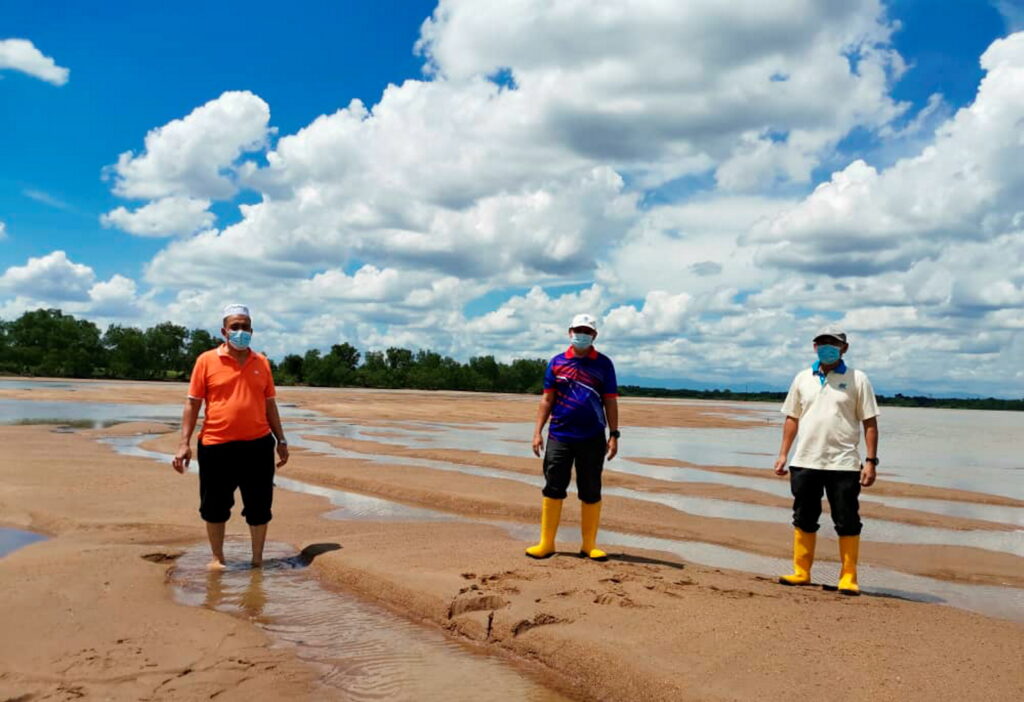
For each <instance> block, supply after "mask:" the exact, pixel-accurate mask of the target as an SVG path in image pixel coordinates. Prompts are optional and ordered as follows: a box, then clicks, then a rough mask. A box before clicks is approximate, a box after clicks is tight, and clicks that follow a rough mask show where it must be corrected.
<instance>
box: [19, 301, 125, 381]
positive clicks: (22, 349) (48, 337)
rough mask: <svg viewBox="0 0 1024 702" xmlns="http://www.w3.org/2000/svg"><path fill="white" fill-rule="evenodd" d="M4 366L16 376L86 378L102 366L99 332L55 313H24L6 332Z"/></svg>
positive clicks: (85, 321)
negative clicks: (6, 361)
mask: <svg viewBox="0 0 1024 702" xmlns="http://www.w3.org/2000/svg"><path fill="white" fill-rule="evenodd" d="M6 337H7V344H8V351H7V354H6V355H7V357H8V359H9V360H8V364H9V365H10V366H12V367H13V368H15V369H17V372H18V373H25V374H31V375H50V376H56V377H65V378H90V377H92V376H93V375H94V372H95V371H96V370H97V369H98V368H103V367H104V366H105V365H106V357H105V353H104V349H103V347H102V346H101V344H100V330H99V329H98V328H97V327H96V325H95V324H93V323H92V322H89V321H87V320H84V319H83V320H78V319H75V318H74V317H72V316H71V315H66V314H64V313H62V312H61V311H60V310H58V309H47V310H43V309H39V310H34V311H31V312H25V313H24V314H22V315H21V316H20V317H19V318H18V319H16V320H14V321H13V322H10V323H9V324H8V326H7V329H6Z"/></svg>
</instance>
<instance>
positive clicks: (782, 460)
mask: <svg viewBox="0 0 1024 702" xmlns="http://www.w3.org/2000/svg"><path fill="white" fill-rule="evenodd" d="M787 458H788V457H787V456H779V457H778V458H776V459H775V475H785V474H786V473H788V472H789V471H787V470H786V463H787Z"/></svg>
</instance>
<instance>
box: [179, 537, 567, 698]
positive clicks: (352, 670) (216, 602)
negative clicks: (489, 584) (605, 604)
mask: <svg viewBox="0 0 1024 702" xmlns="http://www.w3.org/2000/svg"><path fill="white" fill-rule="evenodd" d="M324 546H325V547H329V546H332V545H324ZM333 546H335V547H336V545H333ZM248 548H249V547H248V543H246V542H245V541H242V540H239V541H234V540H229V541H228V542H227V543H226V544H225V555H226V556H227V558H228V561H229V562H232V561H236V562H237V561H245V560H247V559H248V556H249V550H248ZM325 550H328V549H325ZM265 555H266V560H265V562H264V567H263V568H262V569H252V568H249V567H248V566H232V567H229V568H228V569H226V570H224V571H219V572H210V571H207V570H206V569H205V564H206V562H207V561H208V560H209V554H208V553H207V552H206V549H205V547H200V546H197V547H195V548H192V549H190V550H189V551H187V552H186V553H185V554H184V555H183V556H182V557H181V558H180V559H179V560H178V561H177V563H176V564H175V567H174V570H173V571H172V576H171V582H172V584H173V587H174V589H175V594H176V596H177V598H178V600H179V601H180V602H182V603H184V604H188V605H193V606H200V607H207V608H209V609H214V610H217V611H220V612H227V613H229V614H232V615H234V616H237V617H241V618H244V619H247V620H248V621H250V622H252V623H253V624H255V625H256V626H258V627H259V628H261V629H263V630H264V631H265V632H267V634H268V635H269V636H270V637H271V638H272V639H273V640H274V641H275V642H276V643H277V645H280V646H286V647H288V648H291V649H292V650H293V651H294V652H295V654H296V655H297V656H298V657H299V658H301V659H302V660H304V661H306V662H308V663H310V664H312V665H313V666H315V667H316V668H318V669H319V670H320V672H321V677H320V683H321V684H322V685H324V686H326V687H328V688H331V689H332V691H334V692H335V693H336V694H338V696H340V697H341V699H344V700H353V701H362V700H410V701H411V700H416V701H417V702H430V701H433V700H436V701H438V702H453V701H455V700H473V702H488V701H490V700H494V701H495V702H497V701H499V700H502V701H504V700H524V702H560V701H562V700H566V699H567V698H565V697H563V696H561V695H559V694H558V693H556V692H553V691H551V690H549V689H547V688H545V687H544V686H543V685H542V684H540V683H539V682H538V681H536V680H534V679H533V678H532V677H531V676H530V675H528V674H526V673H525V672H523V671H520V670H517V669H516V668H514V667H513V666H512V665H510V664H508V663H505V662H503V661H500V660H497V659H495V658H493V657H490V656H486V655H483V654H479V653H474V652H473V651H471V650H469V648H467V647H466V646H464V645H462V644H459V643H458V642H455V641H452V640H450V639H448V638H447V637H446V636H445V635H444V634H443V633H442V632H440V631H434V630H431V629H428V628H425V627H423V626H420V625H417V624H412V623H409V622H406V621H404V620H402V619H399V618H398V617H395V616H394V615H392V614H390V613H388V612H387V611H386V610H384V609H382V608H380V607H377V606H375V605H373V604H370V603H367V602H364V601H362V600H359V599H358V598H355V597H353V596H351V595H346V594H344V593H340V592H334V591H331V590H327V589H326V588H324V587H323V586H322V585H321V584H320V583H319V582H318V581H317V579H316V578H315V576H314V575H313V574H311V573H310V572H309V571H308V570H305V569H304V567H303V566H304V565H306V564H307V563H308V560H306V559H303V558H301V557H297V556H296V554H295V552H294V550H292V549H290V548H288V547H287V546H284V545H282V544H275V543H269V544H267V548H266V552H265Z"/></svg>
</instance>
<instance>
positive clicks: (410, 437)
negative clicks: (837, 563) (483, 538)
mask: <svg viewBox="0 0 1024 702" xmlns="http://www.w3.org/2000/svg"><path fill="white" fill-rule="evenodd" d="M297 394H298V393H297ZM5 402H8V403H10V402H11V401H0V422H2V421H4V417H5V416H7V417H9V418H11V419H17V418H18V414H19V412H20V418H24V417H25V416H38V415H39V413H38V406H39V405H47V404H49V405H50V406H51V407H57V408H58V409H59V413H58V414H59V415H60V416H61V418H62V420H63V421H65V422H70V421H75V420H76V419H77V420H81V419H82V418H83V417H94V416H96V415H97V408H99V412H98V414H99V415H100V416H103V417H108V418H110V421H116V419H114V417H116V415H117V412H118V411H123V412H126V414H125V415H123V416H121V417H119V419H122V420H124V419H158V420H161V421H169V420H176V419H177V418H178V416H180V407H178V406H165V407H157V408H153V407H147V406H143V405H113V406H112V405H92V404H83V403H71V402H69V403H32V402H27V401H19V402H17V403H16V404H11V405H8V406H7V407H6V408H5V407H4V403H5ZM168 408H169V409H168ZM744 409H747V408H746V407H744ZM770 409H771V411H770V412H769V411H764V412H763V415H759V414H757V413H756V412H755V413H754V414H753V415H751V417H752V419H751V420H750V423H751V424H752V425H753V427H752V428H751V429H746V430H735V429H732V430H723V429H694V430H687V429H656V428H655V429H648V428H633V429H630V430H629V439H628V440H629V442H630V443H629V444H626V443H625V440H624V447H628V448H625V449H624V450H625V451H626V452H627V455H628V454H629V453H633V455H650V456H657V455H663V457H668V458H678V459H681V460H689V461H694V462H697V463H701V464H702V465H703V464H706V465H717V464H731V465H756V466H757V467H761V468H765V470H766V476H767V468H766V465H767V461H769V460H770V458H771V456H770V454H768V453H766V452H765V451H764V448H765V446H764V445H762V444H764V442H765V441H769V440H770V443H769V446H770V447H771V448H774V447H775V445H776V444H775V442H777V440H778V433H779V427H778V426H772V425H768V426H766V427H762V426H761V424H762V423H767V421H769V420H770V419H771V418H772V417H774V416H775V414H777V413H776V412H775V408H770ZM901 409H902V408H895V409H893V410H892V411H890V408H884V410H883V411H884V412H885V415H884V416H886V417H887V418H888V415H889V414H892V415H893V416H892V417H891V418H890V419H891V424H892V431H891V432H889V434H885V433H883V445H885V444H884V437H886V436H890V437H891V439H890V443H891V445H890V446H889V449H888V453H886V452H883V453H882V455H883V456H899V455H901V453H906V451H907V450H906V449H901V448H900V447H899V445H898V444H899V442H900V441H901V440H902V439H901V438H900V437H903V436H924V437H927V441H930V442H937V441H940V440H944V441H947V442H961V441H968V440H973V441H975V442H976V443H978V444H979V445H981V444H984V433H983V432H979V431H978V429H979V427H980V426H987V425H992V426H994V427H996V429H995V430H994V436H995V437H996V438H1000V437H1002V438H1006V437H1007V432H1009V430H1010V429H1014V428H1016V427H1017V424H1019V423H1021V422H1024V416H1018V414H1019V413H984V412H981V413H974V412H967V413H956V414H958V415H967V417H966V419H963V418H960V420H959V421H960V424H958V423H957V422H956V421H951V420H950V416H952V415H948V416H942V417H939V418H938V419H935V418H933V417H932V415H933V414H935V413H940V414H941V413H942V412H944V411H942V410H916V412H918V413H923V415H922V416H923V419H921V421H922V422H923V423H924V425H925V427H924V428H923V429H922V428H918V429H912V428H911V429H908V428H906V427H905V426H904V425H905V424H906V423H907V422H908V421H910V420H909V419H908V417H909V418H912V415H910V414H908V413H907V412H900V411H898V410H901ZM171 410H173V412H171ZM5 411H6V412H7V415H4V412H5ZM283 414H285V415H286V416H288V418H289V421H288V431H289V436H290V439H291V441H292V444H293V445H295V446H302V447H305V448H307V449H309V450H312V451H315V452H318V453H323V454H326V455H334V456H342V457H348V458H359V459H362V460H376V461H379V462H382V463H401V464H403V465H414V466H420V467H423V468H425V469H433V470H442V471H448V472H459V473H464V474H473V475H480V476H483V477H487V478H491V479H501V480H513V481H517V482H524V483H527V484H531V485H535V486H536V487H538V488H539V487H540V485H541V482H542V479H541V476H540V470H539V461H538V474H537V475H536V476H530V475H522V474H519V473H514V472H511V471H503V470H498V469H493V468H486V467H479V466H471V465H470V466H464V465H460V464H453V463H449V462H446V461H431V460H427V459H412V458H403V457H397V458H396V457H388V456H383V455H376V454H363V453H357V452H349V451H344V450H341V449H337V448H334V447H332V446H330V445H329V444H327V443H326V442H323V441H318V440H316V439H313V438H310V439H303V438H302V436H301V434H302V433H307V434H310V435H313V434H326V435H330V436H339V437H345V438H353V439H366V440H371V441H377V442H383V443H390V444H393V445H396V446H409V447H415V448H441V449H444V448H454V449H468V450H476V451H483V452H486V453H491V454H498V455H513V456H524V455H529V445H528V443H527V439H528V437H529V435H530V434H531V433H532V426H531V425H529V424H524V423H518V424H509V423H490V424H482V425H474V428H475V429H477V430H475V431H468V430H467V427H466V426H464V425H459V424H450V423H445V422H408V421H403V422H401V423H396V424H395V425H392V426H385V427H380V426H374V427H362V426H358V425H352V424H347V423H345V422H343V421H341V420H334V419H330V418H326V417H323V416H320V415H316V414H315V413H312V412H308V411H303V410H297V409H295V408H285V410H284V412H283ZM988 415H1000V416H999V417H998V418H997V419H993V418H992V417H989V416H988ZM1003 415H1012V416H1003ZM295 420H302V422H301V426H299V424H298V423H296V421H295ZM963 422H967V424H966V425H963V426H961V424H963ZM957 427H960V429H961V430H962V431H961V433H959V434H958V433H956V430H957ZM999 427H1002V428H1001V429H1000V428H999ZM1010 433H1012V432H1010ZM1020 436H1024V432H1022V433H1021V434H1020ZM1020 436H1018V437H1017V438H1016V439H1015V440H1016V441H1017V442H1018V443H1019V442H1020V441H1021V438H1020ZM965 437H967V438H965ZM147 438H149V437H146V436H143V437H116V438H109V439H104V440H103V441H104V442H105V443H108V444H110V445H111V446H113V447H114V448H115V449H116V450H118V451H119V452H122V453H127V454H129V455H136V456H141V457H146V458H150V459H153V460H156V461H160V462H161V463H166V462H167V461H169V460H170V457H169V456H167V455H165V454H161V453H158V452H153V451H146V450H144V449H141V448H140V447H139V444H140V443H141V442H143V441H145V440H146V439H147ZM910 441H911V445H913V444H914V441H916V439H910ZM691 442H692V443H691ZM1015 446H1016V444H1012V443H1011V445H1010V446H1009V448H1011V449H1013V448H1014V447H1015ZM634 447H637V448H634ZM694 447H696V448H694ZM659 451H661V452H663V454H659V453H657V452H659ZM933 453H934V448H933ZM990 453H991V450H984V449H978V451H977V453H976V454H975V459H974V460H975V461H978V460H985V457H986V456H989V455H990ZM957 455H959V454H957ZM696 456H699V457H701V458H702V459H703V460H701V461H697V460H695V457H696ZM705 460H706V461H707V463H704V461H705ZM895 462H897V459H895V458H893V459H887V460H886V464H885V465H886V466H888V470H890V471H891V472H893V473H898V472H899V471H900V470H901V471H902V474H901V475H898V476H897V477H899V478H901V479H908V480H912V481H914V482H922V483H928V484H939V485H945V486H947V487H956V485H955V483H957V482H958V481H959V479H960V478H959V477H955V476H954V478H952V479H951V478H949V476H948V475H946V473H948V472H950V471H951V470H952V469H949V468H948V467H947V468H946V469H945V471H943V470H939V469H938V468H936V467H934V466H933V467H932V468H931V469H930V470H933V471H938V476H939V478H941V479H933V480H931V483H929V480H927V479H926V478H928V475H927V474H926V472H920V471H918V472H920V475H918V472H915V471H917V468H915V466H916V465H917V464H913V465H909V464H908V465H907V466H904V467H902V468H900V467H899V466H892V465H889V464H890V463H895ZM1015 464H1016V459H1015V458H1007V457H1006V456H1002V458H1001V459H1000V460H994V461H993V463H992V464H991V465H990V466H989V467H988V468H986V469H984V470H976V471H972V474H974V475H977V476H981V477H980V478H979V482H978V484H977V485H973V484H972V485H966V486H962V487H966V488H967V489H973V490H979V491H984V490H985V487H986V486H991V485H992V484H993V482H992V481H993V476H998V477H999V478H1000V479H1001V480H1002V481H1003V483H1002V484H1003V487H1004V488H1006V487H1007V485H1009V484H1012V485H1011V486H1010V488H1008V489H1003V490H990V492H995V493H996V494H1011V495H1012V494H1014V492H1015V489H1014V488H1013V487H1012V486H1013V485H1017V484H1018V483H1019V482H1020V477H1019V476H1020V473H1021V472H1020V471H1019V470H1017V469H1016V468H1014V467H1013V466H1014V465H1015ZM194 468H195V464H194V463H193V469H194ZM898 468H899V470H897V469H898ZM606 469H607V470H617V471H622V472H626V473H634V474H636V475H644V476H649V477H653V478H658V479H661V480H671V481H696V482H705V483H712V484H719V485H726V486H735V487H744V488H749V489H755V490H760V491H763V492H766V493H768V494H775V495H780V496H788V494H789V488H788V484H787V481H785V480H781V479H776V478H774V477H773V476H767V477H766V478H764V479H759V478H748V477H745V476H735V475H730V474H725V473H719V472H714V471H710V470H702V469H701V468H699V467H698V468H677V467H661V466H650V465H645V464H641V463H637V462H635V461H630V460H629V459H628V457H626V456H620V457H619V458H616V459H615V461H614V462H612V463H609V464H608V466H607V468H606ZM985 475H988V476H989V478H988V479H986V478H985V477H984V476H985ZM908 476H909V477H908ZM919 478H921V479H920V480H919ZM932 478H935V475H932ZM883 479H889V475H888V474H887V473H886V472H885V469H883ZM277 482H278V486H279V487H280V488H282V489H289V490H295V491H299V492H305V493H308V494H313V495H318V496H321V497H324V498H326V499H328V500H329V501H330V502H331V503H332V504H333V505H335V507H336V509H334V510H333V511H331V512H330V514H328V515H327V516H329V517H331V518H337V519H369V520H380V521H396V520H402V521H451V520H459V519H463V518H460V517H457V516H454V515H450V514H447V513H443V512H438V511H435V510H429V509H423V508H419V507H409V506H406V505H401V504H397V503H393V502H390V501H388V500H382V499H379V498H375V497H368V496H363V495H356V494H353V493H347V492H344V491H339V490H332V489H328V488H322V487H320V486H315V485H307V484H304V483H301V482H299V481H293V480H291V479H290V478H287V477H285V476H281V477H279V479H278V481H277ZM606 494H608V495H609V496H616V497H629V498H632V499H641V500H648V501H653V502H660V503H663V504H666V505H667V506H669V507H672V508H673V509H679V510H681V511H685V512H689V513H693V514H700V515H704V516H713V517H723V518H733V519H746V520H752V521H764V522H776V523H777V522H788V521H789V511H788V510H786V509H780V508H775V507H761V506H758V505H746V504H743V503H740V502H734V501H729V500H712V499H707V498H695V497H689V496H682V495H674V494H671V493H657V492H646V491H633V490H625V489H618V488H610V489H608V490H607V491H606ZM862 499H865V500H874V501H877V502H879V503H882V504H888V505H891V506H894V507H904V508H908V509H917V510H922V511H929V512H933V513H936V514H949V515H954V516H964V517H973V518H978V519H985V520H989V521H993V522H998V523H1002V524H1009V525H1015V526H1018V527H1019V526H1021V525H1022V524H1024V508H1018V507H1003V506H996V505H980V504H973V503H966V502H958V501H956V500H930V499H924V498H890V497H878V496H873V495H871V494H870V491H865V493H864V494H863V498H862ZM827 519H828V518H827V515H826V516H825V517H824V521H823V524H825V522H827ZM474 521H480V522H481V523H492V524H495V525H496V526H500V527H502V528H506V529H509V530H515V529H524V527H523V525H519V524H513V523H504V522H488V521H486V520H474ZM824 528H828V526H827V525H826V526H825V527H824ZM534 531H535V528H533V527H530V528H528V529H525V530H524V531H522V532H521V533H522V534H523V536H522V537H521V538H523V539H524V540H525V541H528V540H530V539H532V538H534V537H535V536H536V535H535V534H534V533H533V532H534ZM517 538H520V537H519V536H517ZM569 538H570V539H573V538H575V537H574V536H570V537H569ZM602 539H603V540H604V541H605V543H608V544H609V545H611V546H616V547H620V548H627V549H628V548H646V549H654V550H661V551H666V552H669V553H675V554H677V555H679V556H680V557H681V558H685V559H687V560H691V561H693V562H695V563H702V564H705V565H713V566H715V567H727V568H734V569H739V570H745V571H749V572H756V573H763V574H765V575H771V574H772V573H775V572H778V570H779V568H784V567H785V563H784V561H783V560H782V559H766V558H764V557H761V556H756V555H753V554H748V553H746V552H743V551H738V550H735V549H728V548H724V547H719V546H714V545H711V544H702V543H698V542H687V541H675V540H671V539H650V538H648V537H642V536H638V535H630V534H609V533H605V532H602ZM864 539H865V541H872V540H874V541H890V542H897V543H919V544H955V545H965V546H976V547H980V548H987V549H990V550H993V551H1002V552H1006V553H1012V554H1016V555H1024V531H1021V530H1017V531H1010V532H997V531H981V530H976V531H957V530H952V529H938V528H931V527H916V526H911V525H906V524H902V523H898V522H888V521H883V520H866V529H865V534H864ZM783 550H784V549H780V552H782V551H783ZM823 557H826V558H827V557H829V556H827V555H825V554H823ZM823 565H824V568H823V569H821V573H820V574H825V575H828V570H827V569H828V568H829V567H833V566H834V564H828V563H827V564H823ZM862 570H863V572H864V573H870V574H871V576H870V577H871V580H869V579H868V576H866V575H865V576H862V582H869V583H871V585H872V586H875V585H877V589H878V590H881V591H885V592H887V593H888V594H897V593H902V594H905V595H907V596H912V597H913V598H915V599H923V600H928V599H929V598H932V599H939V600H941V601H945V602H948V603H949V604H953V605H955V606H958V607H965V608H968V609H975V610H977V611H983V612H986V613H989V614H996V615H998V616H1010V617H1012V618H1017V619H1024V605H1022V603H1021V602H1020V596H1021V592H1024V591H1021V590H1014V589H1012V588H998V587H996V588H986V587H978V586H970V585H959V584H951V583H946V582H944V581H939V580H933V579H930V578H919V577H916V576H909V575H906V574H904V573H898V572H896V571H888V570H885V569H877V568H870V567H868V566H863V567H862ZM868 589H871V588H870V587H869V588H868Z"/></svg>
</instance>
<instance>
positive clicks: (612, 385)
mask: <svg viewBox="0 0 1024 702" xmlns="http://www.w3.org/2000/svg"><path fill="white" fill-rule="evenodd" d="M618 394H619V381H618V380H617V379H616V377H615V364H614V363H612V362H611V359H609V360H608V377H607V378H605V381H604V396H605V397H608V396H609V395H618Z"/></svg>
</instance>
